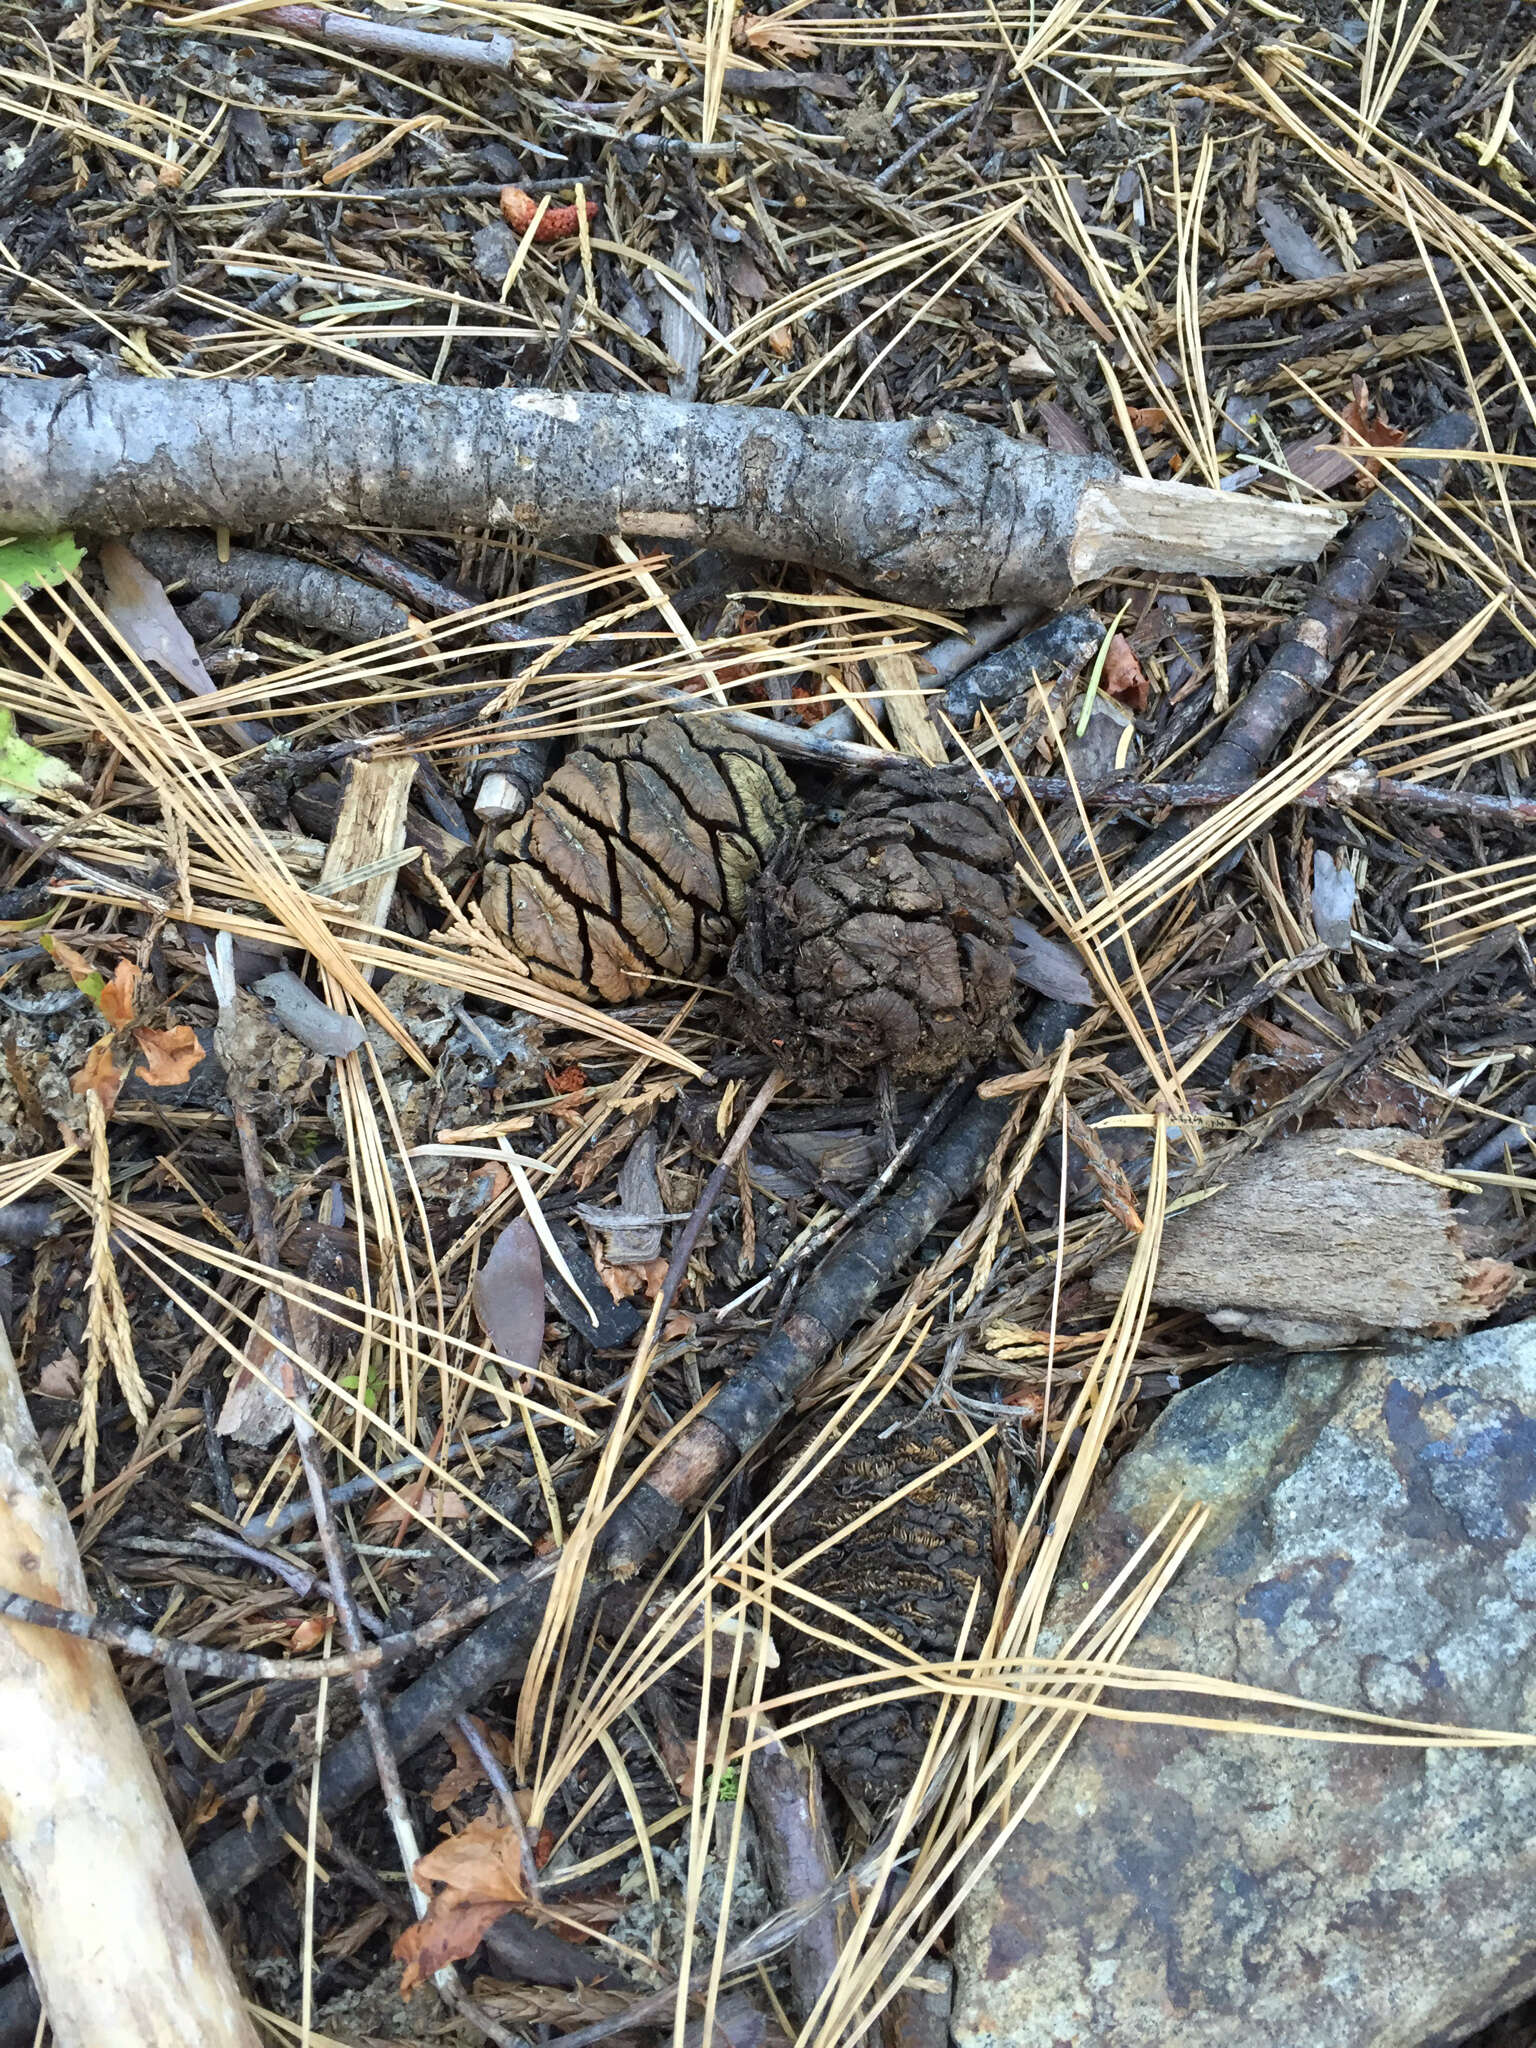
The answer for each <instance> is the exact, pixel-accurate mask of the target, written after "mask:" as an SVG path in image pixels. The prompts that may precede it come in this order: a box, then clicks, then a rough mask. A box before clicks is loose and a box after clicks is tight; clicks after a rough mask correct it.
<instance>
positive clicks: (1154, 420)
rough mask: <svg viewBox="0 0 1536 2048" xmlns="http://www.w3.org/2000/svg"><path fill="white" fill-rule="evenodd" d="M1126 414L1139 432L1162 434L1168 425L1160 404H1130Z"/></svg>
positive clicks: (1165, 414) (1166, 416)
mask: <svg viewBox="0 0 1536 2048" xmlns="http://www.w3.org/2000/svg"><path fill="white" fill-rule="evenodd" d="M1125 416H1126V418H1127V419H1128V420H1129V421H1130V423H1131V425H1132V427H1133V428H1134V429H1135V431H1136V432H1137V433H1138V434H1161V433H1162V432H1163V431H1164V430H1165V428H1166V427H1167V425H1168V415H1167V413H1165V412H1164V411H1163V408H1162V407H1161V406H1160V405H1128V406H1127V407H1126V409H1125Z"/></svg>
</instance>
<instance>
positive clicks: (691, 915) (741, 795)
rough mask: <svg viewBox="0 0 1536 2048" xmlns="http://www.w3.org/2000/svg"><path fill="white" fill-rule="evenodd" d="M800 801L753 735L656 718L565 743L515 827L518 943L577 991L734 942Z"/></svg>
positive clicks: (611, 996) (688, 969)
mask: <svg viewBox="0 0 1536 2048" xmlns="http://www.w3.org/2000/svg"><path fill="white" fill-rule="evenodd" d="M797 815H798V805H797V804H796V802H795V793H794V785H793V783H791V781H790V780H789V777H788V776H787V775H786V774H785V772H784V770H783V768H782V767H780V765H779V763H778V762H777V761H776V760H775V759H774V757H773V756H772V755H771V754H769V753H768V752H767V751H766V750H765V749H764V748H762V747H760V746H758V745H757V744H756V742H755V741H753V740H749V739H740V738H738V737H737V736H736V734H734V733H732V732H728V731H727V730H726V729H725V728H724V727H723V726H721V725H719V724H717V723H716V722H715V721H714V720H712V719H709V718H698V719H689V720H686V721H685V720H683V719H680V718H672V717H662V718H652V719H649V720H647V721H646V723H645V724H644V725H640V726H636V727H634V728H632V729H631V730H629V731H627V732H622V733H615V734H613V735H611V736H608V737H603V738H598V739H592V740H589V741H587V742H586V743H585V744H584V745H583V746H581V747H578V748H577V749H576V750H575V751H574V752H573V753H570V754H568V755H567V756H566V758H565V760H564V761H563V762H562V763H561V765H560V767H559V768H557V769H556V771H555V773H554V774H553V775H552V776H551V777H550V778H549V780H548V782H546V783H545V785H544V787H543V789H542V790H540V792H539V794H538V796H537V797H536V798H535V799H534V801H533V803H532V805H531V806H530V807H529V810H528V814H527V816H526V818H524V819H523V820H522V821H521V822H520V823H519V824H518V825H517V826H516V827H514V828H513V834H512V835H508V834H503V835H502V837H501V839H500V840H498V842H497V844H498V845H499V846H502V847H503V848H505V847H506V843H507V839H508V838H509V836H510V837H513V840H514V845H513V850H514V851H515V852H516V853H517V854H518V856H519V857H518V858H517V859H516V860H514V862H513V863H512V866H511V868H510V870H509V874H508V885H509V886H508V920H509V928H510V935H511V939H512V943H513V945H514V947H515V948H516V949H517V951H518V953H519V954H520V956H521V957H522V959H523V960H525V961H526V962H527V964H528V966H529V968H530V969H531V970H532V972H533V973H534V975H535V976H536V977H537V978H538V979H539V980H540V981H542V982H545V983H547V984H548V985H549V986H550V987H552V988H558V989H561V990H563V991H565V992H566V993H567V994H571V995H581V996H588V997H592V996H596V997H599V998H601V999H602V1000H603V1001H604V1002H610V1003H619V1002H630V1001H633V1000H634V998H635V997H637V996H641V995H644V994H645V992H646V990H647V989H648V988H649V987H650V985H651V982H652V980H653V979H655V978H656V977H658V976H662V977H668V978H682V979H692V978H693V977H695V976H697V975H698V974H700V973H701V972H703V971H705V970H706V969H708V968H709V967H710V966H711V965H713V964H714V962H715V961H717V960H718V959H719V957H720V956H721V955H722V954H723V953H724V952H725V951H726V950H727V949H728V948H729V946H730V944H731V941H732V939H733V938H734V937H735V935H736V930H737V927H738V925H739V923H740V921H741V916H742V912H743V910H744V908H745V906H746V901H747V895H748V891H749V890H750V888H751V886H752V883H753V882H754V881H755V880H756V878H757V876H758V874H759V872H760V871H761V868H762V865H763V862H764V861H765V860H766V859H767V858H768V856H769V855H770V854H771V853H772V852H773V850H774V848H775V847H776V846H777V845H778V844H779V842H780V841H781V840H782V838H783V837H784V835H785V833H786V832H787V831H788V830H789V829H790V827H791V826H792V825H793V823H794V821H795V818H796V817H797Z"/></svg>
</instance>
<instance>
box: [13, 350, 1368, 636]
mask: <svg viewBox="0 0 1536 2048" xmlns="http://www.w3.org/2000/svg"><path fill="white" fill-rule="evenodd" d="M295 519H298V520H319V521H323V522H325V523H327V524H331V525H334V524H338V523H344V524H347V525H353V526H416V527H426V528H429V529H433V530H442V529H451V528H459V527H464V526H491V527H508V526H516V527H520V528H523V529H525V530H527V531H528V532H531V533H536V534H541V535H545V536H550V535H556V534H578V535H581V534H614V533H618V534H627V533H636V534H665V535H667V536H669V537H671V538H676V539H681V540H687V541H691V542H697V543H709V544H713V545H715V546H719V547H724V548H727V549H733V550H735V551H736V552H738V553H741V554H745V555H754V556H769V557H772V558H774V559H777V560H781V561H789V562H802V563H807V564H810V565H812V566H814V567H817V568H820V569H823V570H826V571H828V572H830V573H832V574H835V575H838V576H842V577H846V578H847V579H848V580H849V581H851V582H853V583H858V584H863V585H867V586H869V587H871V588H873V589H875V590H879V591H881V592H884V593H886V594H888V595H890V596H892V597H895V598H898V599H902V600H904V601H910V602H914V603H919V604H927V603H931V604H941V605H947V606H952V607H956V608H969V607H972V606H976V605H985V604H1007V603H1014V602H1022V601H1026V600H1029V601H1034V602H1038V603H1041V604H1051V603H1056V602H1059V601H1060V600H1061V599H1062V598H1063V597H1065V596H1066V594H1067V592H1068V591H1070V590H1071V588H1072V587H1073V585H1074V584H1076V583H1079V582H1082V581H1084V580H1086V579H1088V578H1090V577H1094V576H1102V575H1106V574H1109V573H1111V572H1112V571H1114V570H1116V569H1126V568H1146V569H1154V570H1166V571H1173V572H1186V571H1187V572H1191V573H1196V574H1201V575H1211V576H1231V575H1245V574H1251V573H1255V572H1263V571H1268V570H1272V569H1278V568H1282V567H1285V566H1287V565H1288V564H1292V563H1296V562H1307V561H1312V560H1314V559H1315V558H1316V556H1317V555H1318V554H1319V553H1320V551H1321V550H1322V548H1323V547H1324V545H1325V544H1326V542H1327V541H1328V540H1329V539H1330V538H1331V537H1332V536H1333V535H1334V534H1335V533H1336V532H1337V531H1338V528H1339V524H1340V515H1339V514H1338V513H1336V512H1335V511H1333V510H1332V509H1331V508H1327V507H1318V506H1305V505H1292V504H1288V503H1285V502H1283V501H1279V500H1268V499H1260V498H1244V497H1240V496H1238V495H1236V494H1233V493H1227V492H1220V493H1218V492H1215V491H1208V490H1201V489H1196V488H1195V487H1193V486H1191V485H1186V484H1156V483H1148V482H1145V481H1143V480H1142V479H1140V478H1135V477H1122V476H1120V475H1118V474H1117V473H1116V471H1115V470H1114V469H1113V468H1112V467H1111V465H1110V464H1109V463H1107V462H1105V461H1104V460H1102V459H1101V458H1100V457H1097V456H1088V455H1062V454H1057V453H1055V452H1054V451H1052V450H1049V449H1045V448H1040V447H1036V446H1033V445H1029V444H1025V443H1023V442H1019V441H1015V440H1012V439H1010V438H1009V436H1007V435H1006V434H1003V433H1000V432H998V431H997V430H996V429H995V428H992V427H983V426H976V425H972V424H970V423H969V422H966V421H961V420H953V419H949V418H938V419H927V420H917V421H909V422H903V423H897V424H884V423H880V422H872V421H867V420H847V419H805V418H802V417H800V416H799V415H797V414H793V413H786V412H770V411H767V410H762V411H759V410H755V409H752V408H749V407H745V406H723V405H721V406H709V405H687V404H682V403H679V402H676V401H673V400H670V399H663V398H658V397H652V396H645V397H608V396H601V395H596V396H594V395H591V394H580V393H574V392H561V393H555V392H549V391H515V390H513V391H481V390H466V389H459V388H444V387H440V386H436V385H424V384H415V385H405V384H399V383H396V382H394V381H392V380H390V379H387V378H373V377H317V378H315V379H314V380H313V381H312V382H307V383H301V382H299V381H298V380H297V379H294V380H291V381H286V380H276V379H271V378H252V379H221V378H211V377H210V378H197V379H184V380H183V379H175V378H150V377H124V378H113V379H105V378H103V379H89V380H87V379H84V378H74V379H70V380H69V381H67V382H56V381H52V380H48V379H23V378H19V377H17V378H10V379H7V380H6V382H5V384H4V386H3V387H0V527H3V528H4V529H5V530H7V531H9V532H12V533H18V534H20V533H52V532H58V531H60V530H61V529H64V528H74V529H78V530H81V531H85V532H90V533H98V534H101V533H108V534H110V533H134V532H138V531H141V530H142V529H144V528H146V527H162V526H197V525H202V526H223V527H230V528H238V529H241V530H244V529H247V528H249V527H251V526H255V525H259V524H261V523H262V522H264V521H267V520H276V521H285V520H295Z"/></svg>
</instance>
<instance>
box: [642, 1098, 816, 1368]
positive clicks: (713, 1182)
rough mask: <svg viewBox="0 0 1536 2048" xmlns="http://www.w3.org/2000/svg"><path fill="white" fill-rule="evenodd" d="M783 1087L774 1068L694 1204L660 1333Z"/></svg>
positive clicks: (675, 1258) (668, 1285)
mask: <svg viewBox="0 0 1536 2048" xmlns="http://www.w3.org/2000/svg"><path fill="white" fill-rule="evenodd" d="M783 1086H784V1076H783V1074H781V1073H780V1072H779V1070H778V1068H777V1067H775V1068H774V1070H773V1072H772V1073H771V1074H770V1075H769V1076H768V1078H767V1080H766V1081H765V1082H764V1083H763V1085H762V1087H761V1088H759V1089H758V1091H757V1093H756V1095H754V1096H753V1098H752V1100H751V1101H750V1102H749V1103H748V1104H747V1107H746V1108H745V1109H744V1110H743V1111H742V1114H741V1118H740V1120H739V1122H738V1123H737V1125H736V1128H735V1130H734V1131H732V1133H731V1135H730V1140H729V1142H728V1144H727V1145H726V1148H725V1150H724V1151H723V1152H722V1153H721V1154H720V1158H719V1161H718V1163H717V1164H716V1166H715V1169H714V1171H713V1172H712V1173H711V1174H710V1176H709V1179H708V1180H707V1181H705V1183H704V1186H703V1187H702V1189H701V1190H700V1192H699V1199H698V1200H697V1201H696V1202H695V1203H694V1205H693V1210H692V1213H691V1214H690V1215H689V1218H688V1221H687V1222H686V1223H685V1224H684V1225H683V1227H682V1229H681V1230H680V1231H679V1232H678V1235H677V1243H676V1245H675V1246H674V1247H673V1250H672V1260H671V1263H670V1265H669V1266H668V1267H667V1274H666V1278H665V1279H664V1280H663V1281H662V1283H661V1306H660V1308H659V1309H658V1310H657V1311H656V1312H655V1313H656V1327H657V1328H658V1329H660V1328H661V1326H662V1324H663V1323H664V1322H665V1321H666V1319H667V1311H668V1310H669V1309H670V1308H671V1306H672V1303H673V1301H674V1300H675V1299H676V1297H677V1290H678V1289H679V1288H680V1287H681V1286H682V1284H683V1280H684V1277H685V1276H686V1274H687V1271H688V1261H689V1260H690V1259H691V1258H692V1257H693V1248H694V1246H695V1245H696V1244H697V1243H698V1241H699V1232H700V1231H701V1230H702V1229H703V1228H704V1225H705V1223H706V1221H707V1220H708V1217H709V1213H710V1211H711V1210H712V1209H713V1208H714V1206H715V1204H716V1202H718V1201H719V1199H720V1190H721V1189H722V1188H723V1187H724V1186H725V1183H726V1178H727V1176H728V1175H729V1174H730V1172H731V1169H732V1168H733V1167H734V1166H735V1164H736V1162H737V1160H738V1159H739V1158H740V1157H741V1155H742V1153H743V1152H744V1151H745V1150H746V1148H747V1142H748V1140H749V1139H750V1138H751V1136H752V1133H753V1132H754V1131H755V1130H756V1129H757V1127H758V1124H759V1123H760V1122H761V1121H762V1115H763V1111H764V1110H765V1109H766V1108H767V1107H768V1105H769V1103H770V1102H772V1100H773V1098H774V1097H775V1095H777V1094H778V1092H779V1090H780V1089H781V1088H782V1087H783Z"/></svg>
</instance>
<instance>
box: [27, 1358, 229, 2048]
mask: <svg viewBox="0 0 1536 2048" xmlns="http://www.w3.org/2000/svg"><path fill="white" fill-rule="evenodd" d="M0 1515H3V1548H4V1563H3V1566H0V1575H3V1578H4V1582H5V1584H6V1586H7V1587H9V1588H11V1589H13V1590H16V1591H25V1592H27V1593H30V1594H32V1595H34V1596H35V1597H36V1598H38V1599H42V1600H47V1601H49V1602H52V1603H57V1604H60V1605H62V1606H65V1607H70V1608H86V1607H89V1605H90V1594H89V1593H88V1591H87V1589H86V1583H85V1574H84V1572H83V1571H82V1570H81V1566H80V1558H79V1553H78V1552H77V1551H76V1549H75V1540H74V1536H73V1533H72V1531H71V1529H70V1525H69V1517H68V1515H67V1514H66V1513H65V1511H64V1506H63V1503H62V1502H61V1501H60V1499H59V1496H58V1494H57V1493H56V1492H55V1490H54V1485H53V1479H52V1476H51V1474H50V1473H49V1470H48V1465H47V1461H46V1459H45V1458H44V1456H43V1451H42V1446H41V1445H40V1444H39V1443H38V1440H37V1436H36V1433H35V1432H34V1430H33V1427H32V1420H31V1417H30V1416H29V1414H28V1413H27V1404H26V1401H25V1399H24V1397H23V1395H22V1391H21V1382H20V1380H19V1379H18V1377H17V1374H16V1366H15V1361H14V1360H13V1358H12V1356H11V1351H10V1346H9V1344H8V1342H7V1341H6V1337H5V1332H4V1328H3V1326H0ZM0 1712H3V1716H4V1723H3V1725H4V1738H3V1740H0V1888H3V1890H4V1894H5V1903H6V1906H7V1908H8V1910H9V1912H10V1916H11V1921H12V1924H13V1925H14V1927H15V1929H16V1932H17V1934H18V1935H19V1936H20V1938H21V1942H22V1946H23V1947H24V1949H25V1950H26V1955H27V1962H28V1964H29V1966H30V1968H31V1971H32V1976H33V1979H34V1981H35V1982H36V1984H37V1986H38V1988H39V1990H40V1992H41V1995H42V1998H43V2002H44V2006H45V2008H46V2011H47V2016H48V2019H49V2021H50V2023H51V2026H52V2029H53V2036H52V2037H53V2039H54V2041H55V2042H56V2043H58V2044H59V2048H183V2044H185V2043H186V2042H188V2041H197V2042H198V2043H199V2044H202V2048H256V2040H257V2037H256V2034H255V2031H254V2029H253V2028H252V2026H251V2023H250V2021H249V2020H248V2019H247V2017H246V2013H245V2007H244V2004H243V2001H242V1999H241V1996H240V1993H239V1990H238V1989H237V1987H236V1985H235V1981H234V1978H233V1975H232V1974H231V1972H230V1968H229V1963H228V1961H227V1959H226V1957H225V1954H224V1950H223V1947H222V1945H221V1943H220V1941H219V1938H218V1935H217V1934H216V1933H215V1931H214V1927H213V1923H212V1921H211V1919H210V1918H209V1915H208V1910H207V1908H206V1906H205V1905H204V1904H203V1900H202V1897H201V1896H200V1894H199V1892H198V1889H197V1886H196V1885H195V1884H194V1883H193V1880H192V1873H191V1870H190V1869H189V1867H188V1864H187V1858H186V1852H185V1850H184V1849H183V1848H182V1845H181V1838H180V1836H179V1835H178V1834H177V1832H176V1828H175V1825H174V1823H173V1822H172V1819H171V1816H170V1814H169V1812H168V1811H167V1809H166V1805H165V1800H164V1798H163V1796H162V1795H161V1791H160V1787H159V1785H158V1783H157V1782H156V1779H155V1776H154V1773H153V1771H152V1770H151V1769H150V1764H149V1757H148V1753H147V1752H146V1750H145V1747H144V1738H143V1736H142V1735H141V1734H140V1732H139V1729H138V1727H137V1725H136V1724H135V1722H134V1719H133V1716H132V1715H131V1714H130V1713H129V1711H128V1706H127V1702H126V1701H125V1700H124V1698H123V1695H122V1692H121V1690H120V1688H119V1686H118V1682H117V1676H116V1673H115V1672H114V1671H113V1669H112V1660H111V1658H110V1657H109V1656H108V1654H107V1652H106V1651H105V1650H104V1649H101V1648H99V1647H98V1646H96V1645H95V1644H92V1643H82V1642H77V1641H75V1640H74V1639H73V1638H71V1637H69V1636H66V1635H59V1634H55V1633H53V1632H52V1631H49V1630H43V1629H35V1628H27V1627H24V1626H22V1625H20V1624H17V1623H14V1622H8V1623H3V1624H0Z"/></svg>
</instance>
